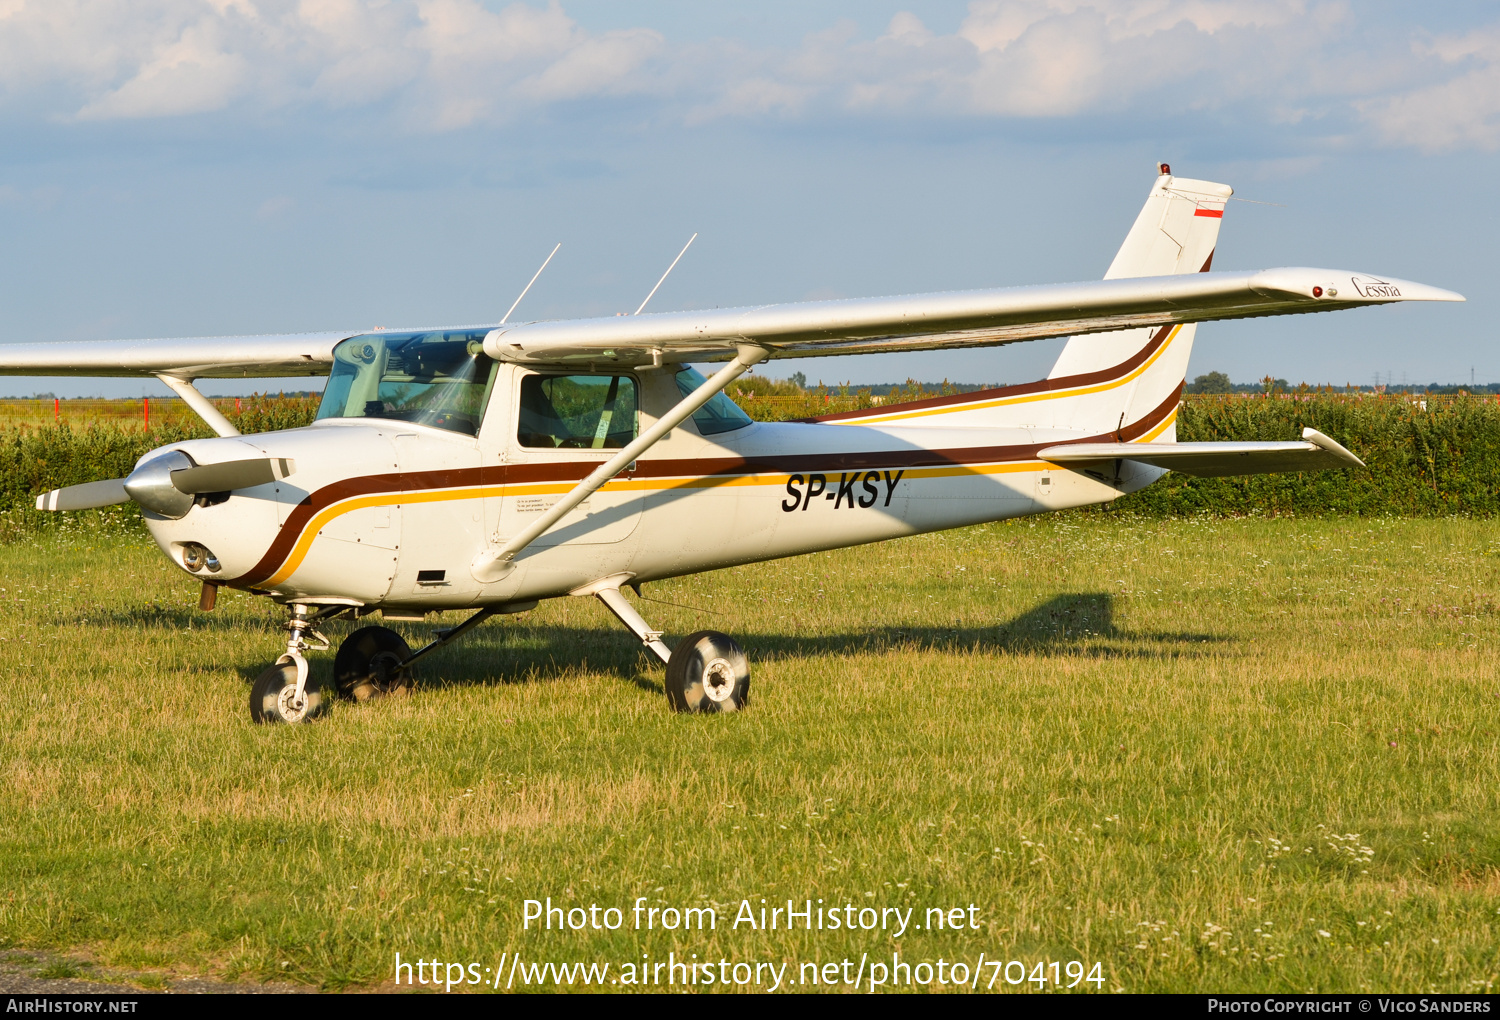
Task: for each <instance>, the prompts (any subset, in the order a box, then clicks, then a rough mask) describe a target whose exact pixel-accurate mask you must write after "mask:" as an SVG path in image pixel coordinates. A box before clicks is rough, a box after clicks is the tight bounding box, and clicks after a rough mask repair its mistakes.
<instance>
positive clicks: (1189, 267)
mask: <svg viewBox="0 0 1500 1020" xmlns="http://www.w3.org/2000/svg"><path fill="white" fill-rule="evenodd" d="M1230 194H1231V189H1230V188H1229V187H1227V186H1226V185H1222V184H1213V183H1209V182H1206V181H1195V180H1187V179H1183V178H1179V177H1174V176H1172V174H1171V172H1170V169H1169V168H1168V167H1166V166H1165V165H1163V166H1161V168H1160V176H1159V177H1158V178H1157V180H1156V182H1155V184H1154V185H1153V187H1152V188H1151V191H1150V194H1149V196H1148V197H1147V199H1146V204H1145V207H1144V208H1143V209H1142V210H1141V213H1140V215H1139V217H1137V219H1136V221H1135V224H1134V226H1133V227H1132V228H1131V230H1130V233H1129V235H1128V236H1127V237H1126V239H1125V243H1124V245H1123V246H1122V247H1121V248H1120V251H1119V253H1118V254H1117V255H1116V256H1115V259H1114V262H1113V264H1111V266H1110V267H1109V271H1108V273H1106V274H1105V278H1104V280H1102V281H1100V282H1094V283H1077V284H1064V285H1053V286H1037V287H1019V288H1008V289H997V290H980V291H967V292H949V293H938V294H925V295H916V296H907V297H892V298H878V299H865V300H849V301H816V302H806V303H798V304H783V305H768V306H761V307H753V308H738V309H726V310H716V311H701V312H676V313H670V314H659V315H635V316H623V317H612V318H601V319H582V320H571V321H547V322H529V323H524V324H519V325H507V324H506V323H505V322H502V323H500V324H498V325H482V326H469V327H445V328H436V329H412V330H380V331H353V330H351V331H344V332H334V333H310V334H298V335H285V336H242V337H218V338H207V339H185V340H142V341H122V342H104V341H101V342H92V343H41V344H15V345H9V344H8V345H3V346H0V373H4V374H34V375H56V374H64V373H71V374H75V375H91V376H102V375H116V376H119V375H124V376H133V375H140V376H155V377H157V378H158V379H160V380H162V381H163V382H164V383H166V384H167V385H168V386H170V387H171V388H172V389H173V390H174V391H176V392H177V393H178V394H179V395H180V396H181V397H182V398H183V400H184V401H185V402H186V403H187V404H188V405H189V406H190V407H192V408H193V409H194V410H195V411H196V412H197V413H198V414H199V415H200V416H201V417H202V418H203V419H204V421H206V422H207V423H208V425H209V426H210V427H211V428H212V429H213V430H214V431H215V432H216V433H218V436H219V438H215V439H198V440H192V441H189V442H180V443H172V444H170V445H168V446H165V447H162V448H160V449H157V450H153V451H151V452H150V453H148V454H146V455H145V456H144V457H142V458H141V460H140V461H139V462H138V463H137V465H136V467H135V469H134V470H133V471H132V472H131V473H130V475H129V477H127V478H121V479H111V480H107V481H99V482H92V483H88V484H85V485H75V486H70V487H68V488H65V489H59V490H55V491H53V492H49V493H46V494H44V495H41V496H39V497H38V499H37V506H38V507H39V508H42V509H48V510H76V509H82V508H88V507H99V506H106V505H110V504H113V503H119V502H124V501H126V500H134V501H135V502H136V503H138V504H139V505H140V507H141V510H142V514H143V516H144V517H145V521H146V527H147V529H148V530H149V531H150V533H151V536H152V537H153V538H154V539H155V541H156V543H157V545H158V546H159V547H160V548H161V550H162V552H163V553H164V554H166V556H167V557H168V558H169V559H171V560H172V562H173V563H174V564H176V565H177V566H178V567H179V568H180V569H181V570H182V571H183V572H184V573H186V574H187V575H188V576H189V577H191V578H193V579H195V580H198V581H200V582H201V583H202V589H201V590H202V596H201V601H200V606H201V607H202V608H204V609H211V608H213V603H214V598H215V594H216V593H217V590H218V588H219V587H220V586H223V585H229V586H231V587H234V588H239V589H243V590H245V591H249V592H253V593H255V594H257V595H264V596H266V597H268V598H270V599H273V600H275V601H276V602H278V603H280V604H282V605H284V606H286V607H287V608H288V610H289V612H290V622H289V623H288V624H287V631H288V640H287V645H286V651H285V652H284V653H283V654H282V655H281V657H280V658H278V659H277V660H276V663H275V664H274V665H272V666H270V667H269V668H267V669H266V670H265V672H263V673H262V674H261V675H260V677H259V679H258V680H257V681H256V682H255V684H254V686H253V689H252V692H251V699H250V711H251V715H252V717H253V718H254V719H255V720H256V721H259V722H278V721H279V722H300V721H304V720H308V719H311V718H313V717H314V716H316V715H317V714H319V712H320V711H321V710H322V709H323V708H324V707H325V706H326V698H327V697H329V696H331V695H332V691H327V692H326V693H325V685H324V683H323V681H321V680H320V679H318V678H317V677H315V676H314V675H313V674H312V673H311V672H310V671H309V668H308V662H307V653H308V652H309V651H312V650H321V649H326V648H328V647H329V643H328V641H327V639H326V638H324V637H323V636H322V635H321V634H320V633H319V632H318V630H317V625H318V623H319V621H322V620H325V619H328V618H329V617H332V616H336V615H340V614H349V615H353V616H361V615H365V614H367V613H370V612H373V611H375V610H380V611H382V612H383V614H384V617H385V618H386V619H391V618H396V619H414V618H420V617H421V616H422V615H423V614H426V613H430V612H434V611H437V610H447V609H464V608H467V609H472V610H474V613H473V615H471V616H469V617H468V618H467V619H466V620H465V621H464V622H462V623H460V624H459V625H457V626H455V627H452V628H449V629H447V630H440V631H438V632H437V638H436V639H435V640H433V641H432V642H430V643H429V644H427V645H426V646H424V647H422V648H420V649H418V650H417V651H415V652H413V651H412V650H411V649H410V648H409V647H408V645H407V643H406V642H405V641H404V640H403V639H402V638H401V636H400V635H398V634H397V633H396V632H394V631H392V630H389V629H387V628H384V627H364V628H361V629H359V630H356V631H354V632H353V633H352V634H351V635H350V636H349V637H348V638H347V639H346V640H345V641H344V642H343V644H342V645H341V646H340V648H339V650H338V652H337V653H336V655H335V658H334V668H333V674H334V676H333V680H334V683H335V684H336V685H337V688H338V690H339V691H341V692H342V693H344V694H347V695H351V696H353V697H355V698H358V699H361V700H363V699H366V698H370V697H376V696H380V695H383V694H389V693H392V692H396V691H401V690H405V689H406V688H407V686H408V685H409V684H410V682H411V677H412V673H413V670H412V667H413V664H414V663H416V662H417V661H418V660H419V659H420V658H421V657H422V656H423V655H425V654H426V653H427V652H429V651H430V650H431V649H433V648H435V647H438V646H439V645H442V644H444V643H446V642H449V641H452V640H454V639H455V638H457V637H459V636H460V635H462V634H464V633H465V632H467V631H469V630H470V629H471V628H473V627H475V626H477V625H478V624H480V623H481V622H483V621H484V620H486V619H488V618H489V617H492V616H495V615H499V614H506V613H519V612H522V611H524V610H526V609H530V608H531V607H533V606H535V605H536V604H537V602H538V600H540V599H549V598H556V597H560V596H564V595H572V596H584V595H591V596H594V597H595V598H597V599H598V600H599V601H600V602H602V603H603V604H604V605H605V606H606V607H607V608H608V609H609V610H610V611H611V612H612V613H613V614H614V615H615V616H616V617H618V618H619V620H620V622H621V623H623V624H624V625H625V626H626V627H628V628H629V629H630V630H631V631H632V632H633V633H634V634H635V635H636V636H637V637H638V638H639V639H640V640H641V642H642V643H643V644H644V645H645V647H646V648H648V649H649V650H650V651H651V652H653V653H654V654H655V655H657V656H658V657H660V658H661V660H662V661H663V662H664V663H665V664H666V691H667V696H668V698H669V700H670V702H671V705H672V707H673V708H675V709H677V710H678V711H684V712H728V711H734V710H737V709H740V708H742V707H744V706H745V704H746V701H747V698H748V696H749V690H750V671H749V666H748V663H747V661H746V658H745V655H744V653H743V652H742V651H741V649H740V648H739V646H738V645H737V644H736V643H735V642H734V641H733V640H732V639H731V638H729V637H728V636H726V635H724V634H719V633H716V632H713V631H700V632H698V633H696V634H691V635H689V636H687V637H686V638H684V639H682V641H680V642H679V643H678V644H677V645H676V647H675V648H670V647H668V645H666V644H665V643H663V641H662V640H661V638H662V635H661V633H660V632H659V631H656V630H653V629H652V628H651V627H650V626H649V625H648V624H647V622H646V621H645V620H644V619H642V617H641V615H640V614H639V613H638V612H637V611H636V609H635V607H634V605H633V604H632V603H631V602H630V601H629V600H628V599H626V598H625V597H624V595H623V594H622V593H621V588H622V587H634V588H635V590H636V592H637V594H639V591H640V589H639V585H640V584H641V583H643V582H647V581H653V580H657V579H659V578H666V577H673V576H677V575H683V574H690V573H694V572H697V571H704V570H712V569H715V568H718V567H724V566H729V565H732V564H739V563H751V562H755V561H758V560H766V559H771V558H774V557H780V556H792V555H796V554H799V553H807V552H813V551H817V550H823V549H832V548H836V547H841V546H849V545H856V544H860V543H865V542H877V541H881V540H883V539H889V538H896V537H899V536H903V535H913V534H917V533H920V532H927V531H936V530H940V529H944V528H957V527H963V526H965V525H970V524H977V523H980V522H985V521H995V520H1000V519H1002V518H1008V517H1017V516H1021V515H1024V514H1034V513H1042V512H1045V511H1049V510H1059V509H1063V508H1066V507H1076V506H1082V505H1085V504H1090V503H1101V502H1105V501H1108V500H1112V499H1115V498H1117V497H1119V496H1120V495H1122V494H1124V493H1128V492H1133V491H1135V490H1137V489H1139V488H1141V487H1143V486H1145V485H1149V484H1150V483H1151V482H1153V481H1155V480H1156V479H1157V478H1159V477H1161V476H1162V475H1163V474H1165V473H1166V472H1167V471H1168V470H1171V471H1180V472H1184V473H1187V474H1195V475H1231V474H1251V473H1257V472H1267V471H1306V470H1315V469H1322V468H1341V467H1351V466H1361V462H1360V461H1359V459H1358V458H1356V457H1355V456H1354V455H1353V454H1352V453H1350V452H1349V451H1348V450H1346V449H1344V448H1343V447H1342V446H1340V445H1339V444H1338V443H1336V442H1334V441H1333V440H1332V439H1329V438H1328V437H1327V436H1324V435H1321V434H1320V433H1318V432H1315V431H1313V430H1311V429H1307V430H1304V432H1303V435H1302V439H1301V440H1300V441H1291V442H1276V443H1263V442H1262V443H1178V442H1176V429H1175V420H1176V414H1177V407H1178V401H1179V398H1180V395H1181V393H1182V386H1183V379H1184V376H1185V373H1186V371H1187V365H1188V353H1189V349H1190V347H1191V345H1192V342H1193V333H1194V329H1195V328H1196V327H1195V323H1197V322H1201V321H1207V320H1213V319H1234V318H1245V317H1251V316H1268V315H1286V314H1295V313H1300V312H1326V311H1335V310H1340V309H1346V308H1355V307H1358V306H1362V305H1377V304H1390V303H1393V302H1398V301H1462V300H1463V298H1462V297H1461V296H1460V295H1458V294H1454V293H1451V292H1449V291H1444V290H1439V289H1437V288H1434V287H1427V286H1423V285H1421V284H1414V283H1407V282H1404V281H1400V280H1392V279H1385V278H1380V277H1374V276H1370V275H1366V274H1361V273H1352V272H1343V271H1334V270H1327V269H1271V270H1266V271H1263V272H1238V273H1211V272H1209V266H1210V263H1211V262H1212V258H1213V251H1214V245H1215V242H1216V240H1217V237H1218V231H1219V224H1220V223H1221V221H1222V216H1223V212H1224V207H1225V204H1226V202H1227V201H1228V199H1229V196H1230ZM507 318H508V316H507ZM1062 336H1070V337H1072V339H1071V340H1069V342H1068V344H1067V346H1066V347H1065V348H1064V350H1063V352H1062V355H1061V357H1060V358H1059V359H1058V362H1057V364H1056V365H1055V366H1054V367H1053V369H1052V371H1051V373H1050V374H1049V375H1048V377H1047V378H1046V379H1043V380H1040V381H1038V382H1034V383H1028V384H1025V385H1020V386H1006V387H1003V388H999V389H990V390H983V391H979V392H975V393H966V394H963V395H960V396H944V397H937V398H933V399H929V400H920V401H916V402H914V403H908V404H902V405H898V406H890V405H887V406H880V407H874V408H871V409H868V410H861V411H851V412H847V413H843V414H831V415H827V416H825V417H821V418H815V419H811V420H807V421H803V422H786V423H754V422H752V421H751V420H750V419H749V418H748V417H747V416H746V415H745V414H744V413H742V412H741V411H740V410H739V408H738V407H736V406H735V404H733V403H732V402H731V401H730V400H729V398H728V397H727V396H726V395H725V394H724V392H723V391H724V388H725V387H726V386H727V385H729V383H730V382H732V381H733V380H734V379H735V378H737V377H738V376H740V375H741V374H742V373H744V372H746V371H747V370H749V369H750V368H751V367H752V366H753V365H756V364H758V363H760V362H763V361H765V360H766V359H768V358H787V357H805V356H827V355H831V354H869V353H880V352H891V351H923V350H934V349H941V348H958V347H974V346H985V345H999V344H1008V343H1015V342H1018V341H1023V340H1034V339H1038V338H1043V337H1062ZM711 361H727V362H728V364H727V365H725V366H724V367H723V368H721V369H719V370H718V371H717V372H716V373H714V374H713V375H712V376H711V377H710V378H707V379H705V378H704V377H703V376H702V375H700V374H699V373H698V372H696V371H694V370H693V369H692V368H690V367H688V363H690V362H692V363H702V362H711ZM324 373H326V374H327V375H328V377H329V378H328V382H327V386H326V389H325V391H324V395H323V398H322V403H321V405H320V407H319V410H318V413H317V420H316V421H315V422H314V423H313V424H312V425H309V426H307V427H305V428H297V429H289V430H286V431H282V432H272V433H266V434H261V435H254V436H241V435H239V434H238V433H237V432H236V431H235V429H234V428H233V427H232V426H231V424H230V423H229V421H228V420H226V419H225V418H224V417H223V415H221V414H219V413H218V411H217V410H215V408H214V407H213V405H212V404H211V403H209V402H208V400H206V399H205V398H204V397H203V396H202V395H201V394H200V393H199V392H198V390H197V389H195V388H194V386H193V382H194V380H196V379H200V378H227V377H234V378H239V377H245V376H260V377H265V376H292V375H316V374H324Z"/></svg>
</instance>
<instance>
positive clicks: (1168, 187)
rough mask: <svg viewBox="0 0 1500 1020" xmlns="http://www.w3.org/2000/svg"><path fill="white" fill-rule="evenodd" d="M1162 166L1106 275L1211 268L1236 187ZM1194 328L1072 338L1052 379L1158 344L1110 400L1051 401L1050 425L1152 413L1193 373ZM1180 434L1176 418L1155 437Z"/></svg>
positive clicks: (1095, 423) (1094, 424)
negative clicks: (1226, 208)
mask: <svg viewBox="0 0 1500 1020" xmlns="http://www.w3.org/2000/svg"><path fill="white" fill-rule="evenodd" d="M1161 170H1162V173H1161V175H1160V176H1159V177H1157V179H1156V183H1155V184H1154V185H1152V188H1151V193H1150V194H1149V195H1147V196H1146V204H1145V205H1144V206H1143V207H1142V208H1141V212H1140V215H1139V216H1137V217H1136V219H1135V224H1134V226H1132V227H1131V228H1130V233H1129V234H1127V235H1126V237H1125V243H1124V244H1122V245H1120V250H1119V252H1117V253H1116V254H1115V258H1114V261H1113V262H1111V263H1110V266H1109V271H1108V272H1106V273H1105V274H1104V278H1105V279H1106V280H1115V279H1120V278H1123V277H1135V276H1175V275H1178V274H1180V273H1198V272H1207V271H1208V269H1209V267H1210V266H1211V265H1212V263H1213V255H1214V247H1215V246H1216V245H1217V244H1218V240H1219V224H1220V223H1222V222H1223V217H1224V206H1225V204H1226V203H1227V202H1228V200H1229V196H1230V195H1232V194H1233V193H1234V189H1233V188H1231V187H1229V185H1227V184H1215V183H1213V182H1211V181H1195V180H1191V179H1188V178H1185V177H1173V176H1172V174H1171V172H1170V169H1169V168H1168V167H1167V166H1166V165H1165V164H1163V165H1162V167H1161ZM1196 331H1197V326H1196V325H1195V324H1189V325H1186V326H1179V327H1176V328H1175V329H1168V330H1160V329H1126V330H1121V331H1119V332H1117V333H1095V334H1091V335H1089V336H1078V337H1074V338H1073V339H1071V340H1069V341H1068V344H1067V346H1066V347H1064V348H1063V352H1062V355H1061V356H1060V357H1059V358H1058V359H1057V364H1055V365H1053V366H1052V371H1051V372H1050V373H1049V374H1048V376H1047V378H1048V379H1051V380H1061V379H1064V378H1067V377H1072V376H1088V375H1093V374H1095V373H1099V372H1103V371H1106V370H1108V369H1110V368H1112V367H1113V366H1117V365H1124V364H1126V363H1129V362H1131V361H1135V360H1138V359H1137V355H1139V354H1141V353H1142V352H1143V351H1145V350H1146V349H1147V348H1148V347H1153V346H1154V347H1155V349H1154V350H1152V351H1151V353H1150V354H1149V356H1148V358H1147V360H1146V361H1145V362H1144V368H1142V367H1141V366H1137V370H1136V371H1132V372H1130V373H1126V375H1128V376H1129V378H1128V379H1121V380H1120V384H1119V385H1118V386H1115V387H1112V388H1111V389H1110V391H1108V394H1107V396H1108V399H1105V400H1100V399H1086V400H1082V401H1077V402H1075V401H1073V400H1059V401H1053V402H1052V403H1053V404H1054V406H1053V407H1052V408H1051V410H1052V411H1053V412H1054V414H1053V416H1052V418H1053V420H1052V421H1051V422H1049V423H1048V424H1052V425H1055V426H1059V427H1069V428H1082V429H1086V430H1089V431H1099V430H1106V429H1110V428H1115V427H1117V426H1118V424H1119V422H1121V421H1122V420H1123V421H1124V422H1127V423H1128V422H1132V421H1135V420H1137V419H1139V418H1141V417H1142V416H1143V415H1145V414H1148V413H1150V412H1151V411H1152V410H1153V409H1155V408H1156V407H1158V406H1159V405H1160V404H1161V403H1162V402H1163V401H1165V400H1167V399H1168V398H1169V397H1170V396H1171V394H1172V393H1173V392H1174V391H1175V390H1176V389H1177V387H1178V386H1179V385H1181V383H1182V381H1183V379H1184V377H1185V376H1186V375H1187V365H1188V357H1189V355H1190V354H1191V353H1192V347H1193V336H1194V334H1195V333H1196ZM1095 396H1098V397H1104V396H1106V394H1104V393H1100V394H1096V395H1095ZM1122 415H1123V418H1122V417H1121V416H1122ZM1175 435H1176V427H1175V425H1169V426H1168V428H1167V430H1166V431H1165V432H1163V433H1162V434H1161V435H1159V436H1157V437H1155V438H1156V439H1157V440H1158V441H1170V440H1171V439H1173V438H1174V437H1175Z"/></svg>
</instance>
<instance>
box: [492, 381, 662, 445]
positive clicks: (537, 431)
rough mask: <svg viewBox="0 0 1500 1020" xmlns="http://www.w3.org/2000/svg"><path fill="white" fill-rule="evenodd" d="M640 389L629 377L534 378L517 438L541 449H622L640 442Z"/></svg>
mask: <svg viewBox="0 0 1500 1020" xmlns="http://www.w3.org/2000/svg"><path fill="white" fill-rule="evenodd" d="M635 428H636V388H635V380H634V379H632V378H631V377H630V376H628V375H528V376H525V377H524V378H522V380H521V407H520V414H519V416H518V420H517V425H516V440H517V441H518V442H519V443H520V444H521V445H522V446H530V447H536V448H540V449H555V448H563V449H570V450H618V449H620V448H621V447H623V446H626V445H628V444H629V443H630V441H631V440H632V439H634V438H635Z"/></svg>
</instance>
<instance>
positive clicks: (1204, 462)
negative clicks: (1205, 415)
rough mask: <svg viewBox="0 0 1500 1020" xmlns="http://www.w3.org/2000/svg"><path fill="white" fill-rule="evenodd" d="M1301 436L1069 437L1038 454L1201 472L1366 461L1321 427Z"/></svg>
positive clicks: (1069, 461) (1054, 459)
mask: <svg viewBox="0 0 1500 1020" xmlns="http://www.w3.org/2000/svg"><path fill="white" fill-rule="evenodd" d="M1302 439H1303V441H1302V442H1300V443H1070V444H1063V445H1061V446H1049V447H1047V448H1046V449H1044V450H1042V451H1041V452H1040V453H1038V454H1037V456H1038V457H1040V458H1041V459H1042V460H1045V461H1050V462H1051V463H1053V464H1060V465H1062V466H1064V467H1073V466H1075V465H1078V466H1082V465H1084V464H1103V463H1107V462H1110V461H1115V460H1130V461H1135V462H1136V463H1138V464H1150V465H1152V466H1153V467H1159V468H1167V469H1168V470H1171V471H1176V472H1178V473H1179V474H1184V475H1197V476H1198V477H1200V478H1215V477H1219V476H1222V475H1263V474H1269V473H1271V472H1273V471H1323V470H1327V469H1328V468H1350V467H1364V466H1365V463H1364V461H1362V460H1360V459H1359V458H1358V457H1356V456H1355V455H1354V454H1352V453H1350V452H1349V451H1348V450H1346V449H1344V448H1343V447H1342V446H1340V445H1339V444H1338V443H1336V442H1334V441H1333V440H1332V439H1329V438H1328V437H1327V436H1325V435H1323V433H1321V432H1319V431H1318V430H1317V429H1303V430H1302Z"/></svg>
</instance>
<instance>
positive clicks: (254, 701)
mask: <svg viewBox="0 0 1500 1020" xmlns="http://www.w3.org/2000/svg"><path fill="white" fill-rule="evenodd" d="M296 693H297V664H296V663H295V662H278V663H277V664H276V665H274V666H267V667H266V669H265V672H263V673H261V675H260V676H258V677H256V679H255V684H254V686H252V687H251V688H250V718H251V719H252V720H254V721H255V722H258V723H302V722H310V721H311V720H313V719H315V718H317V717H318V716H320V715H322V714H323V713H324V711H326V710H327V707H328V706H327V704H326V703H325V701H324V698H323V685H322V682H321V681H319V680H318V678H317V677H315V676H312V675H311V674H309V675H308V678H307V685H306V686H305V687H304V688H303V690H302V704H301V705H297V704H296V703H295V701H294V700H293V699H294V697H295V695H296Z"/></svg>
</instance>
